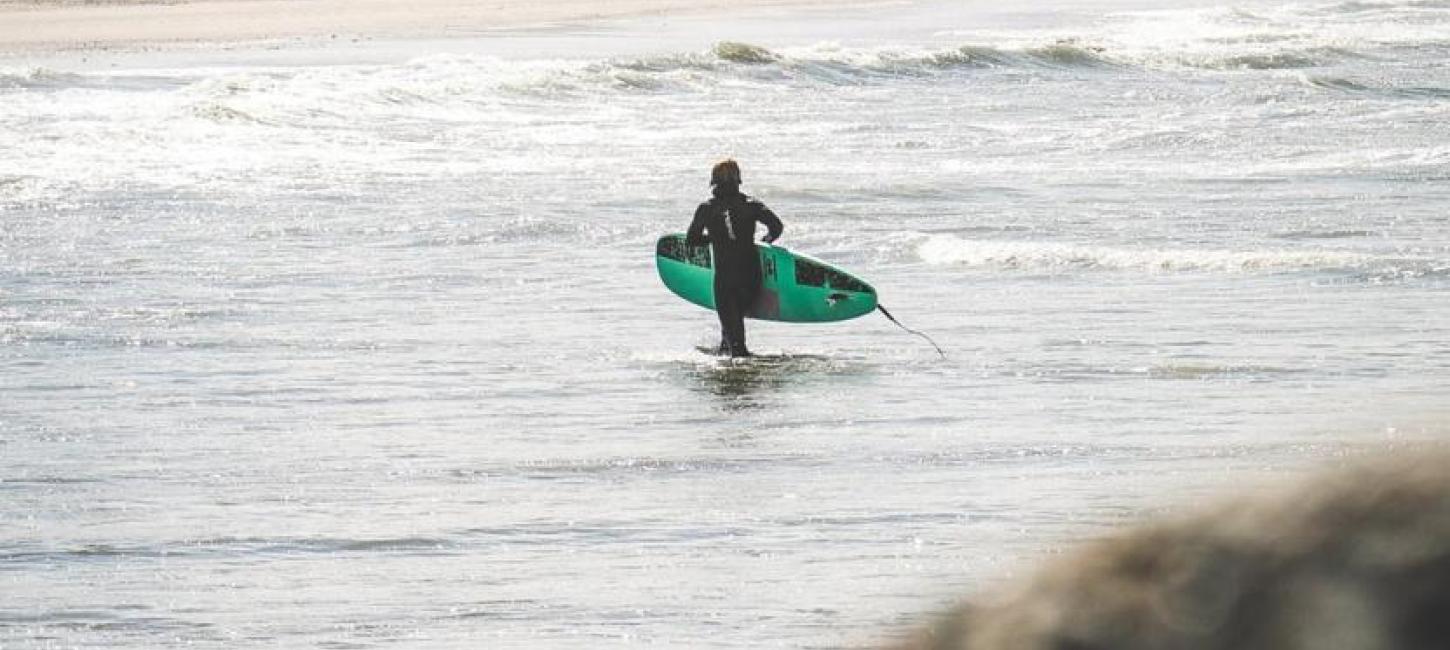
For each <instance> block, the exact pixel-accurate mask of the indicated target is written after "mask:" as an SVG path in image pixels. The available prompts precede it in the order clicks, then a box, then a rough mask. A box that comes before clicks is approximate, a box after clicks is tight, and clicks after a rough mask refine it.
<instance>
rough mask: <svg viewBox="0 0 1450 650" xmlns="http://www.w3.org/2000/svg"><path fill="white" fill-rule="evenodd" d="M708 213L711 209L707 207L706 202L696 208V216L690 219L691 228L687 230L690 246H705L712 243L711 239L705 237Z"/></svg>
mask: <svg viewBox="0 0 1450 650" xmlns="http://www.w3.org/2000/svg"><path fill="white" fill-rule="evenodd" d="M708 213H709V210H708V209H707V208H706V207H705V204H704V203H701V204H700V207H698V208H695V218H694V219H692V220H690V229H689V230H688V231H686V232H685V243H686V244H689V245H690V246H704V245H705V244H708V243H710V240H708V239H705V217H706V215H707V214H708Z"/></svg>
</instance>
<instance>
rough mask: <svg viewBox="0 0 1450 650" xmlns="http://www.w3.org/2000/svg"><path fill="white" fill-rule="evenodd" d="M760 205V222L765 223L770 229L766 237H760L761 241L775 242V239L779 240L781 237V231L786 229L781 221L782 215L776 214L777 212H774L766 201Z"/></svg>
mask: <svg viewBox="0 0 1450 650" xmlns="http://www.w3.org/2000/svg"><path fill="white" fill-rule="evenodd" d="M759 205H760V215H759V220H760V223H763V224H765V228H766V230H767V231H768V232H766V233H765V236H764V237H761V238H760V241H763V242H765V243H767V244H769V243H771V242H773V241H775V240H777V239H779V238H780V233H781V232H783V231H784V230H785V224H783V223H781V222H780V217H777V216H775V213H774V212H771V211H770V208H767V207H765V204H764V203H761V204H759Z"/></svg>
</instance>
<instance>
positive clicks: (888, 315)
mask: <svg viewBox="0 0 1450 650" xmlns="http://www.w3.org/2000/svg"><path fill="white" fill-rule="evenodd" d="M876 308H877V309H879V310H881V313H882V315H884V316H886V319H887V320H889V321H891V322H893V323H896V326H897V327H900V328H901V329H904V330H906V331H908V332H911V333H912V334H915V335H917V336H920V337H921V338H924V339H926V342H927V343H930V344H931V347H934V348H936V353H937V354H940V355H941V358H943V359H945V358H947V353H945V352H942V350H941V346H940V345H937V344H936V341H933V340H931V337H930V336H927V335H925V334H923V333H921V332H918V331H916V330H914V329H911V328H910V327H907V326H905V325H902V324H901V321H899V320H896V317H895V316H892V315H891V312H889V311H886V307H884V306H882V305H881V304H880V303H877V304H876Z"/></svg>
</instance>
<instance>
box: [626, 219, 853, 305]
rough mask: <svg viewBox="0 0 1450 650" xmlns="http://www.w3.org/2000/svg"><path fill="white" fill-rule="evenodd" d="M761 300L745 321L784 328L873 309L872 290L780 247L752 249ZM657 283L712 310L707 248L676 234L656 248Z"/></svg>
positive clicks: (710, 263) (711, 271) (712, 287)
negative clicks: (757, 258) (757, 262)
mask: <svg viewBox="0 0 1450 650" xmlns="http://www.w3.org/2000/svg"><path fill="white" fill-rule="evenodd" d="M755 251H756V252H757V253H758V254H759V255H760V269H761V275H762V282H761V288H760V295H759V296H758V297H757V298H756V299H755V304H754V305H751V307H750V310H749V311H747V312H746V313H745V315H746V317H748V318H755V319H759V320H773V321H781V322H785V323H826V322H831V321H840V320H846V319H849V318H856V317H857V316H864V315H866V314H869V313H871V312H872V311H874V310H875V309H876V290H875V289H873V288H871V285H869V284H866V282H865V281H863V280H861V279H860V278H857V277H856V276H854V275H851V274H850V273H847V272H845V271H843V270H841V269H839V268H836V267H834V266H831V265H830V264H827V263H825V262H822V261H820V260H818V259H816V258H814V257H811V256H809V255H804V254H802V253H797V252H794V251H792V250H790V249H788V248H786V247H784V246H775V245H771V244H756V245H755ZM655 266H656V267H657V268H658V269H659V273H660V280H662V281H664V283H665V286H666V287H668V288H669V290H670V291H673V292H675V295H677V296H679V297H681V298H684V299H685V300H688V301H690V302H692V303H695V304H696V305H699V306H701V307H704V308H706V309H711V310H713V309H715V270H714V257H713V255H712V254H711V252H710V246H709V245H705V246H691V245H689V244H686V243H685V236H684V234H681V233H675V234H670V235H665V236H663V237H660V239H659V241H658V242H656V244H655Z"/></svg>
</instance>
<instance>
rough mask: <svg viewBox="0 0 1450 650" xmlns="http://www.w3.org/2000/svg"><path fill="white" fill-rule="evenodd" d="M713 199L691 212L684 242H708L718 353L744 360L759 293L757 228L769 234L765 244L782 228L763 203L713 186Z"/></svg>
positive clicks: (729, 189)
mask: <svg viewBox="0 0 1450 650" xmlns="http://www.w3.org/2000/svg"><path fill="white" fill-rule="evenodd" d="M714 193H715V198H712V199H710V200H709V201H706V202H704V203H701V204H700V207H698V208H696V209H695V219H694V220H693V221H691V222H690V231H689V232H688V233H687V234H686V235H685V242H686V243H688V244H691V245H696V246H698V245H701V244H704V243H706V242H709V244H710V247H711V248H712V249H713V250H714V253H715V312H716V313H717V314H719V316H720V339H721V340H720V352H721V353H722V354H729V355H730V356H745V355H748V354H750V351H749V350H748V349H747V348H746V347H745V312H747V311H749V310H750V305H751V304H753V303H754V302H755V297H756V295H757V294H759V293H760V256H759V255H758V254H756V252H755V224H757V223H762V224H765V227H766V228H767V229H768V230H769V232H768V233H767V234H766V236H765V238H764V241H767V242H771V241H775V238H777V237H779V236H780V233H781V231H782V230H783V229H784V226H783V225H782V224H781V223H780V219H779V218H778V217H776V216H775V213H774V212H771V211H770V208H767V207H765V204H764V203H761V202H760V201H757V200H755V199H752V198H750V197H748V196H746V195H744V194H741V193H740V190H739V188H735V187H729V186H716V187H715V191H714Z"/></svg>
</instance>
